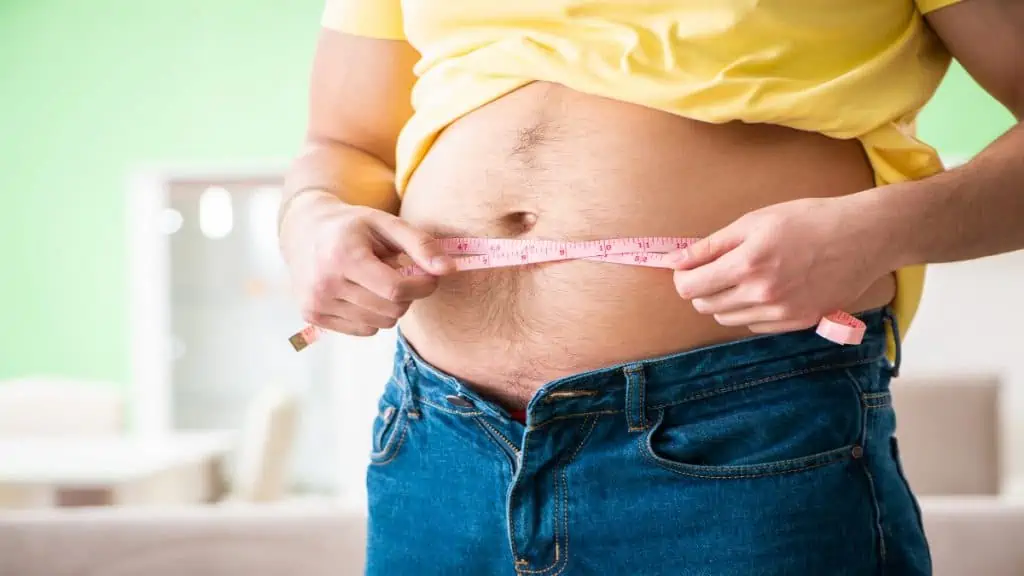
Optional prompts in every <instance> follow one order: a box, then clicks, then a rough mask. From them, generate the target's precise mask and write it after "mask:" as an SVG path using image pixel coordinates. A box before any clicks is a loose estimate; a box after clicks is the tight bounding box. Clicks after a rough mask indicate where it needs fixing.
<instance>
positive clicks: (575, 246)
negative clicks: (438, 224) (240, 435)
mask: <svg viewBox="0 0 1024 576" xmlns="http://www.w3.org/2000/svg"><path fill="white" fill-rule="evenodd" d="M698 240H700V238H673V237H641V238H612V239H608V240H585V241H577V242H560V241H557V240H522V239H508V238H443V239H441V240H439V242H440V243H441V247H442V249H443V250H444V251H445V253H447V254H448V255H449V256H451V257H452V258H453V260H454V261H455V270H456V271H458V272H461V271H465V270H486V269H489V268H504V267H509V266H525V265H528V264H539V263H542V262H558V261H561V260H591V261H596V262H610V263H613V264H625V265H629V266H647V267H651V268H671V265H670V264H669V262H668V255H669V254H670V253H671V252H675V251H676V250H682V249H684V248H687V247H688V246H690V245H692V244H694V243H695V242H697V241H698ZM399 272H400V273H401V274H402V275H403V276H416V275H426V274H429V273H428V272H426V271H424V270H423V269H422V268H420V267H418V266H416V265H410V266H405V267H402V268H400V269H399ZM866 328H867V326H866V325H865V324H864V322H862V321H861V320H860V319H858V318H856V317H854V316H852V315H851V314H847V313H846V312H843V311H836V312H832V313H831V314H828V315H827V316H825V317H824V318H822V319H821V321H820V322H819V323H818V328H817V334H818V335H819V336H821V337H823V338H825V339H827V340H829V341H831V342H835V343H836V344H842V345H856V344H860V343H861V341H862V340H863V338H864V331H865V329H866ZM320 334H321V331H320V329H319V328H317V327H316V326H312V325H308V326H306V327H305V328H303V329H302V330H300V331H299V332H296V333H295V334H293V335H292V336H291V337H290V338H289V339H288V341H289V342H290V343H291V345H292V347H293V348H294V349H295V350H296V351H300V350H302V349H303V348H306V347H307V346H309V345H310V344H312V343H314V342H316V341H317V340H318V339H319V337H320Z"/></svg>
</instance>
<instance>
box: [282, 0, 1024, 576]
mask: <svg viewBox="0 0 1024 576" xmlns="http://www.w3.org/2000/svg"><path fill="white" fill-rule="evenodd" d="M323 24H324V29H323V31H322V33H321V36H320V39H319V45H318V48H317V54H316V59H315V63H314V69H313V75H312V87H311V98H310V117H309V128H308V137H307V145H306V148H305V150H304V152H303V153H302V154H301V155H300V156H299V157H298V158H297V159H296V162H295V164H294V166H293V168H292V170H291V172H290V174H289V177H288V180H287V191H288V193H287V194H286V198H285V200H284V202H283V205H282V210H281V222H280V224H281V231H280V236H281V245H282V251H283V254H284V256H285V258H286V260H287V262H288V264H289V267H290V270H291V272H292V275H293V279H294V282H295V285H296V288H297V290H298V294H299V297H300V299H301V303H302V306H303V310H304V312H305V315H306V318H307V319H308V320H309V321H310V322H311V323H313V324H315V325H317V326H319V327H321V328H324V329H328V330H333V331H337V332H342V333H345V334H353V335H362V336H369V335H372V334H374V333H376V332H377V331H378V330H380V329H382V328H390V327H392V326H395V325H396V323H397V322H398V319H399V318H401V323H400V325H399V328H400V336H401V337H400V340H399V346H398V350H397V352H396V362H395V370H394V375H393V376H392V378H391V380H390V381H389V382H388V383H387V386H386V387H385V391H384V393H383V394H382V396H381V399H380V408H381V409H380V414H379V416H378V418H377V420H376V422H375V424H374V441H373V447H372V454H371V459H372V464H371V466H370V469H369V472H368V478H367V489H368V495H369V513H370V520H369V546H368V559H367V573H368V574H373V575H377V574H389V575H390V574H416V575H422V576H431V575H435V574H436V575H442V574H443V575H445V576H455V575H472V576H480V575H491V574H510V575H511V574H519V575H522V576H561V575H589V574H601V575H610V574H615V575H619V574H623V575H626V574H629V575H633V574H643V575H647V576H651V575H659V574H672V575H680V574H682V575H691V574H692V575H696V574H702V575H703V574H713V575H723V576H724V575H734V574H736V575H738V574H743V575H750V574H759V575H784V574H785V575H792V574H800V575H804V574H813V575H819V574H820V575H825V574H828V575H836V574H857V575H861V574H865V575H866V574H901V575H917V574H929V573H930V571H931V567H930V560H929V554H928V548H927V543H926V540H925V537H924V534H923V531H922V528H921V524H920V518H919V513H918V510H917V506H916V503H915V499H914V496H913V495H912V493H911V491H910V490H909V488H908V486H907V484H906V482H905V481H904V479H903V477H902V474H901V472H900V468H899V455H898V447H897V446H896V441H895V439H894V438H893V435H892V434H893V431H894V427H895V420H894V414H893V412H892V408H891V405H890V402H889V389H888V386H889V380H890V378H891V377H892V376H893V375H894V374H895V372H896V370H897V369H898V363H899V342H900V338H901V334H900V328H902V329H903V330H904V331H905V329H906V328H907V326H908V325H909V323H910V320H911V319H912V317H913V315H914V312H915V310H916V306H917V301H918V299H919V297H920V294H921V289H922V283H923V278H924V269H923V265H924V264H927V263H933V262H948V261H956V260H964V259H970V258H975V257H981V256H986V255H991V254H997V253H1001V252H1007V251H1011V250H1015V249H1019V248H1022V247H1024V226H1021V225H1020V221H1021V219H1022V218H1024V191H1022V190H1021V189H1020V186H1021V182H1024V128H1021V127H1019V126H1018V127H1016V128H1014V129H1013V130H1012V131H1010V132H1009V133H1007V134H1006V135H1005V136H1003V137H1002V138H1000V139H999V140H998V141H996V142H994V143H992V144H991V146H989V147H988V148H987V149H986V150H985V151H984V152H983V153H981V154H979V155H978V156H977V157H976V158H975V159H974V160H972V161H971V162H969V163H968V164H967V165H965V166H962V167H959V168H956V169H954V170H950V171H948V172H947V171H943V167H942V166H941V164H940V162H939V160H938V157H937V154H936V153H935V151H934V150H932V149H931V148H930V147H928V146H927V145H925V144H924V143H922V142H920V141H918V140H917V139H916V138H915V137H914V136H913V123H914V118H915V115H916V113H917V112H918V111H919V110H920V108H921V107H922V106H923V105H924V104H925V103H926V102H927V101H928V99H929V98H930V97H931V96H932V94H933V93H934V90H935V89H936V87H937V86H938V85H939V83H940V81H941V79H942V77H943V75H944V73H945V72H946V70H947V67H948V65H949V63H950V59H951V57H955V58H957V59H958V60H959V61H960V62H961V63H962V64H963V66H964V67H965V68H966V69H967V70H968V71H969V72H970V73H971V74H972V75H973V76H974V78H975V79H977V81H978V82H979V83H980V84H981V85H982V86H983V87H984V88H986V89H987V90H988V91H989V93H990V94H992V95H993V96H994V97H995V98H996V99H998V100H999V101H1000V102H1002V103H1003V104H1004V105H1006V106H1007V107H1008V108H1009V109H1010V110H1012V111H1013V112H1014V113H1015V114H1016V115H1017V116H1018V118H1019V117H1021V116H1022V115H1024V62H1022V60H1021V58H1022V57H1021V55H1022V54H1024V4H1022V3H1020V2H1017V1H1016V0H856V1H854V0H840V1H838V2H816V1H811V2H788V1H782V0H762V1H759V2H752V1H750V0H670V1H665V2H655V3H642V2H631V1H625V0H623V1H613V2H593V1H589V0H520V1H518V2H484V1H480V0H445V1H443V2H442V1H440V0H436V1H431V0H404V1H403V0H332V1H329V2H328V5H327V7H326V10H325V12H324V19H323ZM964 113H966V114H969V113H970V111H969V110H965V111H964ZM454 236H459V237H462V236H469V237H490V238H518V239H552V240H560V241H575V240H593V239H606V238H622V237H647V236H655V237H678V236H687V237H689V236H702V237H704V240H703V241H701V242H698V243H697V244H695V245H693V246H691V247H690V248H688V249H686V250H685V251H681V252H679V253H677V254H675V255H674V262H675V270H674V271H671V270H665V269H656V268H640V267H632V266H620V265H615V264H609V263H602V262H593V261H586V260H572V261H566V262H558V263H549V264H541V265H531V266H524V267H511V268H499V269H494V270H483V271H472V272H466V271H463V272H455V269H454V266H453V262H452V259H451V257H449V256H448V255H446V254H445V253H444V251H443V250H442V247H441V246H440V244H439V243H438V242H437V240H436V239H437V238H442V237H454ZM403 259H405V260H411V261H412V262H414V263H415V264H417V265H419V266H420V267H421V268H423V269H424V270H426V271H427V272H429V273H430V274H427V275H413V276H403V275H402V274H399V272H398V271H397V270H396V268H397V267H398V266H400V265H401V263H402V260H403ZM836 309H843V310H847V311H849V312H851V313H854V314H856V315H857V316H859V317H860V318H861V319H862V320H863V321H864V323H865V324H866V325H867V331H866V334H865V336H864V339H863V342H862V343H860V344H859V345H855V346H839V345H836V344H832V343H830V342H828V341H826V340H824V339H822V338H819V337H818V336H816V335H815V333H814V331H813V329H812V328H813V326H814V325H815V324H816V323H817V322H818V320H819V319H820V318H821V317H822V316H823V315H824V314H827V313H828V312H830V311H832V310H836ZM372 384H373V383H367V385H372Z"/></svg>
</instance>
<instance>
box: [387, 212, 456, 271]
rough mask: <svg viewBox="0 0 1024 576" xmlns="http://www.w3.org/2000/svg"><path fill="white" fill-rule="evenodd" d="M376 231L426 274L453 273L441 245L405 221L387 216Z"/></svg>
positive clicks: (448, 257) (452, 265)
mask: <svg viewBox="0 0 1024 576" xmlns="http://www.w3.org/2000/svg"><path fill="white" fill-rule="evenodd" d="M376 229H377V231H378V232H379V233H380V234H381V235H382V236H383V237H384V239H385V240H387V241H388V242H389V243H390V244H392V245H394V246H395V247H396V248H398V249H399V250H401V251H402V252H404V253H406V254H407V255H408V256H409V258H411V259H412V261H413V262H415V263H416V265H418V266H419V267H420V268H423V269H424V270H426V271H427V272H430V273H431V274H438V275H442V274H448V273H450V272H454V271H455V262H454V261H453V260H452V258H451V257H450V256H448V255H447V254H446V253H445V252H444V250H443V249H442V248H441V243H440V242H438V241H437V239H436V238H434V237H433V236H431V235H430V234H427V233H426V232H424V231H422V230H420V229H418V228H416V227H415V226H413V225H411V224H409V223H408V222H406V221H405V220H402V219H401V218H398V217H396V216H391V215H387V216H386V217H383V218H382V219H381V220H380V221H378V223H377V226H376Z"/></svg>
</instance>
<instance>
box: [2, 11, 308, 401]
mask: <svg viewBox="0 0 1024 576" xmlns="http://www.w3.org/2000/svg"><path fill="white" fill-rule="evenodd" d="M320 5H321V4H320V0H288V1H287V2H285V1H282V0H174V1H172V2H148V1H139V0H89V1H88V2H86V1H82V0H0V235H2V236H0V264H2V269H0V274H2V275H0V302H2V304H0V327H2V329H0V378H4V377H10V376H13V375H18V374H23V373H29V372H50V373H56V374H66V375H70V376H78V377H85V378H98V379H106V380H112V381H116V382H124V381H126V380H127V378H128V370H129V366H128V361H127V357H126V354H127V337H128V328H127V326H128V318H127V317H126V313H125V306H124V304H125V303H126V301H127V280H126V269H125V254H126V247H125V241H126V238H125V232H124V220H125V215H124V209H123V201H124V196H125V186H124V178H125V174H126V172H127V171H128V170H129V169H130V168H131V167H132V166H133V165H134V164H136V163H139V162H146V161H153V160H157V161H161V160H172V161H184V162H191V161H200V162H208V161H218V160H224V161H232V160H239V159H242V160H244V159H246V158H253V157H256V158H268V157H269V158H284V157H287V156H288V155H289V154H291V153H292V151H294V150H295V149H296V148H297V146H298V144H299V141H300V136H301V132H302V123H303V120H304V117H305V91H306V79H307V74H308V70H309V60H310V56H311V55H312V50H313V46H314V42H315V34H316V31H317V26H318V18H319V12H320Z"/></svg>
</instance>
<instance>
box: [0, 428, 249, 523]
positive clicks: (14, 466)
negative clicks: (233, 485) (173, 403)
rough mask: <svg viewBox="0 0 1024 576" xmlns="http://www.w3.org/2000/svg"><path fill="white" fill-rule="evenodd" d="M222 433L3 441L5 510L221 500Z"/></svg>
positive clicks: (0, 467)
mask: <svg viewBox="0 0 1024 576" xmlns="http://www.w3.org/2000/svg"><path fill="white" fill-rule="evenodd" d="M231 448H232V435H231V434H229V433H225V432H196V433H178V434H171V435H167V436H163V437H152V438H133V437H123V436H107V437H103V436H95V437H83V438H44V437H36V438H18V439H3V440H0V495H3V496H0V498H2V499H0V507H7V508H36V507H50V506H62V505H64V506H66V505H87V504H88V505H115V504H122V505H124V504H135V505H138V504H150V505H151V504H186V503H195V502H205V501H209V500H210V499H213V498H216V497H218V496H219V494H218V492H219V490H220V488H219V487H218V483H219V482H218V480H217V476H218V474H219V466H220V462H221V460H222V458H223V457H224V456H225V455H226V454H227V453H228V452H229V451H230V450H231Z"/></svg>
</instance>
